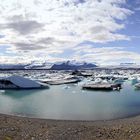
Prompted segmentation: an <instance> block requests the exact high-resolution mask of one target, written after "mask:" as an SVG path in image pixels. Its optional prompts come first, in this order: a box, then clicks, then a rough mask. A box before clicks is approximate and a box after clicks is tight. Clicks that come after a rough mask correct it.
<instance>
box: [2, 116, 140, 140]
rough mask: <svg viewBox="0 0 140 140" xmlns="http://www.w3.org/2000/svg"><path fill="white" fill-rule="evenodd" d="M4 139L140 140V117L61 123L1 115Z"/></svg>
mask: <svg viewBox="0 0 140 140" xmlns="http://www.w3.org/2000/svg"><path fill="white" fill-rule="evenodd" d="M0 140H140V116H137V117H132V118H126V119H118V120H111V121H60V120H47V119H46V120H45V119H36V118H26V117H17V116H10V115H3V114H1V115H0Z"/></svg>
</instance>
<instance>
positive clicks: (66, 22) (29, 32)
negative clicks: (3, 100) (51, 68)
mask: <svg viewBox="0 0 140 140" xmlns="http://www.w3.org/2000/svg"><path fill="white" fill-rule="evenodd" d="M0 3H1V4H0V16H1V20H0V48H1V52H0V63H28V62H31V61H33V60H41V61H45V60H46V61H53V62H54V61H63V60H68V59H75V60H77V61H83V60H84V61H90V62H97V63H100V64H106V63H110V64H114V63H115V62H119V61H121V60H131V61H134V62H138V61H140V55H139V53H137V52H133V51H127V50H125V49H124V48H125V47H126V46H122V47H119V46H113V47H104V44H107V43H109V42H119V41H124V40H125V41H131V37H130V36H128V35H127V34H123V33H120V32H119V31H121V30H123V29H125V27H126V22H125V21H126V20H127V18H128V17H129V16H131V15H132V14H134V11H132V10H129V8H125V7H126V6H125V5H127V2H126V1H125V0H20V1H17V0H0ZM85 42H87V43H85ZM88 42H92V43H90V44H89V43H88ZM96 44H102V47H97V46H96Z"/></svg>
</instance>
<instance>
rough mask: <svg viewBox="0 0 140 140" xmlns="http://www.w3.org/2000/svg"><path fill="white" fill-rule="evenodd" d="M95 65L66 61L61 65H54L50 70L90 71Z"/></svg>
mask: <svg viewBox="0 0 140 140" xmlns="http://www.w3.org/2000/svg"><path fill="white" fill-rule="evenodd" d="M94 67H97V65H95V64H92V63H86V62H77V61H66V62H62V63H55V64H54V65H53V66H52V67H51V69H54V70H75V69H91V68H94Z"/></svg>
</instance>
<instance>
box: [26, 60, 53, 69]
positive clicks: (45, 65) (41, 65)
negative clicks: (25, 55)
mask: <svg viewBox="0 0 140 140" xmlns="http://www.w3.org/2000/svg"><path fill="white" fill-rule="evenodd" d="M52 65H53V64H52V63H49V62H40V61H32V62H31V63H30V64H28V65H26V66H25V69H51V67H52Z"/></svg>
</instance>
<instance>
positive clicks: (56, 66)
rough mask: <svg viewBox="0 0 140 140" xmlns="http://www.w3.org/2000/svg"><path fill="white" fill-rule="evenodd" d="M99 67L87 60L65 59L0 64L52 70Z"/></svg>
mask: <svg viewBox="0 0 140 140" xmlns="http://www.w3.org/2000/svg"><path fill="white" fill-rule="evenodd" d="M94 67H97V66H96V64H92V63H87V62H78V61H75V60H72V61H63V62H55V63H51V62H47V61H45V62H40V61H32V62H31V63H30V64H8V65H6V64H4V65H0V69H51V70H75V69H91V68H94Z"/></svg>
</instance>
